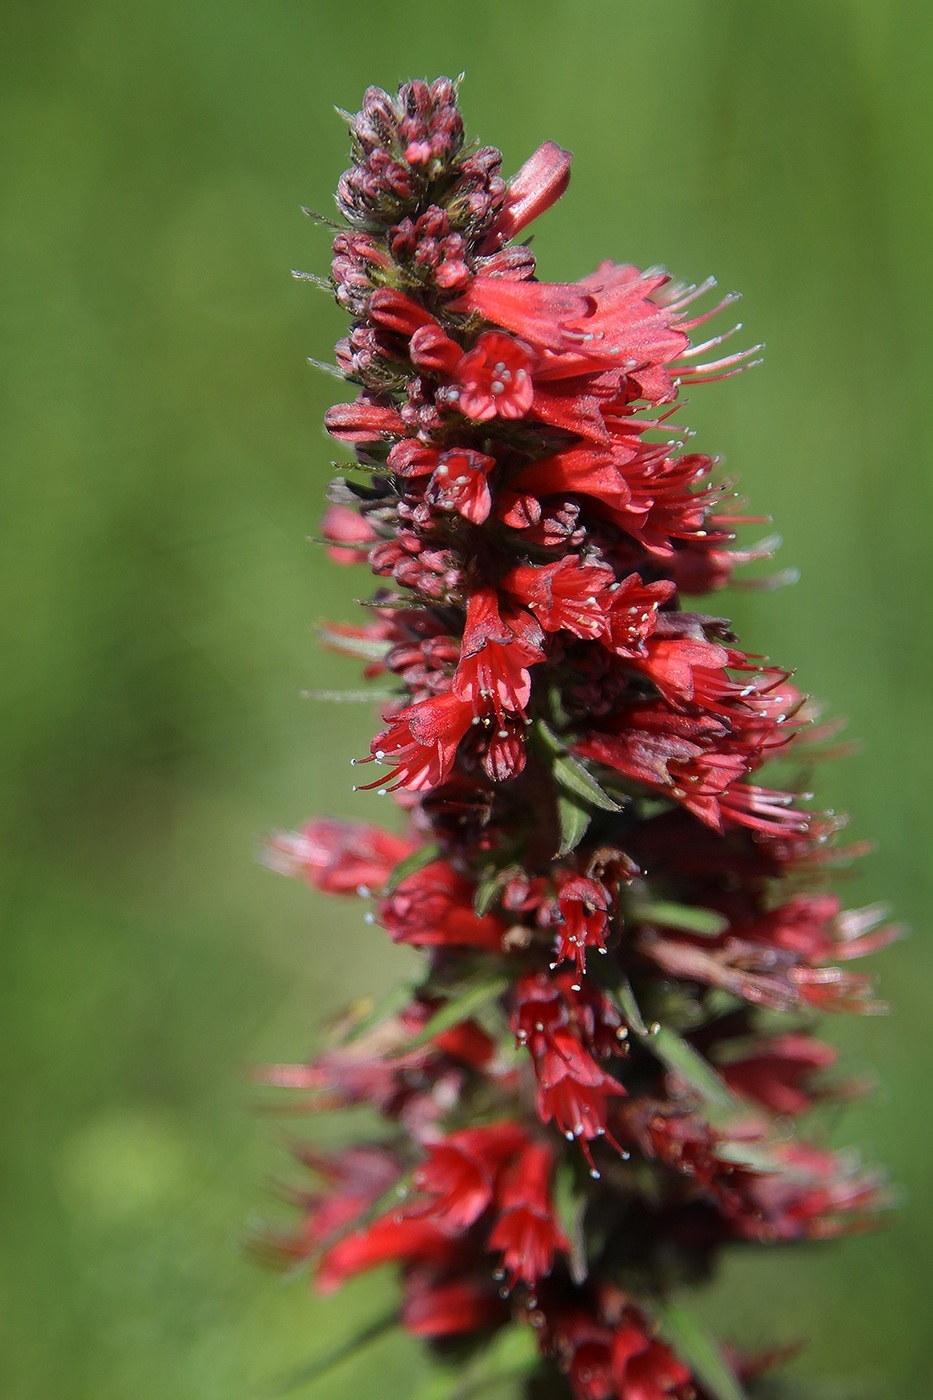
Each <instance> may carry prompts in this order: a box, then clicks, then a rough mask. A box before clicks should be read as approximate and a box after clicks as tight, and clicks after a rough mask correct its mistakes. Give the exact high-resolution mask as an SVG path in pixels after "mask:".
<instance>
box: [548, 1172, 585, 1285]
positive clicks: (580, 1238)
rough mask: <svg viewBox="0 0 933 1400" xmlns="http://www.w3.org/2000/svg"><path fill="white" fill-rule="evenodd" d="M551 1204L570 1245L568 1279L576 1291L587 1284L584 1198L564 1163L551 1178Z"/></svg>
mask: <svg viewBox="0 0 933 1400" xmlns="http://www.w3.org/2000/svg"><path fill="white" fill-rule="evenodd" d="M553 1202H554V1214H555V1215H556V1216H557V1219H558V1221H559V1222H560V1225H561V1228H562V1229H563V1231H564V1234H565V1235H566V1236H567V1239H568V1240H569V1241H570V1276H571V1278H572V1279H573V1281H574V1283H575V1284H577V1286H578V1287H579V1286H580V1285H581V1284H583V1283H585V1282H586V1279H587V1275H588V1273H589V1269H588V1267H587V1262H586V1241H585V1239H584V1235H583V1216H584V1213H585V1211H586V1197H585V1196H584V1195H583V1194H582V1192H580V1191H579V1190H578V1189H577V1173H576V1171H575V1169H574V1164H573V1163H572V1162H570V1161H568V1160H566V1159H565V1160H564V1161H562V1162H561V1164H560V1166H559V1167H558V1168H557V1171H556V1172H555V1174H554V1192H553Z"/></svg>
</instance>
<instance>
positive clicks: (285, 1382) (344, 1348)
mask: <svg viewBox="0 0 933 1400" xmlns="http://www.w3.org/2000/svg"><path fill="white" fill-rule="evenodd" d="M398 1320H399V1318H398V1310H397V1309H395V1308H393V1310H392V1312H390V1313H386V1314H385V1315H384V1316H382V1317H378V1318H376V1319H375V1321H373V1322H370V1323H368V1324H367V1325H366V1326H365V1327H363V1328H361V1329H360V1331H359V1332H357V1333H355V1334H354V1336H352V1337H348V1338H347V1339H346V1341H343V1342H338V1343H337V1345H336V1346H335V1347H332V1348H331V1350H330V1351H326V1352H324V1353H323V1354H322V1355H321V1356H318V1357H315V1359H314V1360H313V1361H310V1362H308V1364H307V1365H306V1366H300V1367H299V1368H298V1369H297V1370H296V1371H292V1372H291V1373H290V1374H289V1375H287V1376H283V1377H282V1378H281V1379H280V1380H278V1381H274V1382H273V1383H272V1384H271V1385H270V1386H269V1388H268V1390H267V1391H266V1394H267V1395H286V1394H287V1393H288V1392H289V1391H290V1390H297V1388H298V1387H299V1386H303V1385H310V1384H311V1382H312V1381H316V1380H319V1379H320V1377H321V1376H323V1375H326V1374H327V1372H328V1371H331V1370H333V1368H334V1367H335V1366H339V1365H340V1363H341V1362H342V1361H347V1360H349V1358H350V1357H351V1356H353V1355H354V1354H355V1353H356V1352H357V1351H359V1350H360V1348H361V1347H364V1346H367V1345H368V1344H369V1343H370V1342H374V1341H376V1339H377V1338H378V1337H381V1336H382V1335H383V1334H384V1333H386V1332H389V1331H391V1329H392V1328H393V1327H396V1326H397V1325H398Z"/></svg>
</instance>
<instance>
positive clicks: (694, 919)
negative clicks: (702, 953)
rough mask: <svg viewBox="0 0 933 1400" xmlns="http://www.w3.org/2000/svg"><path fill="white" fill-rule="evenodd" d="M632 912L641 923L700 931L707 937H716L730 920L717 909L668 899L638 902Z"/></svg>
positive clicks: (694, 931)
mask: <svg viewBox="0 0 933 1400" xmlns="http://www.w3.org/2000/svg"><path fill="white" fill-rule="evenodd" d="M630 912H631V915H632V917H633V918H634V919H637V920H638V922H639V923H641V924H664V925H665V926H666V927H667V928H677V929H683V931H684V932H685V933H699V934H701V935H704V936H705V937H707V938H715V937H717V936H718V935H719V934H720V933H725V932H726V929H727V928H728V927H729V920H728V919H727V918H725V917H724V916H723V915H722V914H717V913H716V910H715V909H702V908H700V907H698V906H696V905H692V904H675V903H674V902H673V901H671V900H666V899H655V900H651V902H650V903H648V904H637V905H635V906H634V907H633V908H632V909H631V911H630Z"/></svg>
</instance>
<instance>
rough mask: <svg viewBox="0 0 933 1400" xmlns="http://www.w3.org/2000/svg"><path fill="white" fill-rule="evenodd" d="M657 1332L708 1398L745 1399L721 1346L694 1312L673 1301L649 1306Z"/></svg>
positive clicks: (713, 1399) (721, 1399)
mask: <svg viewBox="0 0 933 1400" xmlns="http://www.w3.org/2000/svg"><path fill="white" fill-rule="evenodd" d="M653 1311H654V1315H655V1317H656V1318H657V1320H658V1324H659V1326H660V1328H661V1332H662V1334H663V1336H664V1337H665V1339H666V1340H667V1341H668V1342H670V1344H671V1346H672V1347H673V1348H674V1350H675V1351H676V1353H677V1355H678V1356H679V1357H680V1359H681V1360H682V1361H684V1362H685V1363H686V1364H687V1365H688V1366H689V1367H690V1369H691V1371H692V1372H693V1374H694V1376H695V1378H696V1379H697V1380H698V1381H700V1382H702V1384H703V1386H704V1388H705V1389H706V1390H708V1391H709V1393H710V1395H711V1397H712V1400H747V1396H746V1392H745V1391H744V1390H743V1389H742V1387H741V1386H740V1385H739V1382H738V1380H737V1379H736V1375H735V1372H734V1371H733V1369H732V1367H731V1366H730V1365H729V1363H728V1361H727V1360H726V1358H725V1356H724V1355H723V1352H722V1348H721V1347H720V1345H719V1343H718V1342H717V1341H716V1339H715V1337H713V1336H712V1335H711V1333H710V1332H709V1331H708V1330H707V1328H706V1326H705V1324H704V1323H703V1322H702V1321H701V1319H700V1318H698V1317H697V1316H696V1314H695V1313H692V1312H690V1311H689V1310H688V1309H687V1308H683V1307H681V1306H680V1305H679V1304H677V1303H659V1304H656V1305H655V1306H654V1308H653Z"/></svg>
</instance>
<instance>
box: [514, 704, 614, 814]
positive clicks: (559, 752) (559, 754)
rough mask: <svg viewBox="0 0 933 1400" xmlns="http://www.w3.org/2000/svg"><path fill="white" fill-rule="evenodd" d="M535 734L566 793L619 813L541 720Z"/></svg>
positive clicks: (594, 781)
mask: <svg viewBox="0 0 933 1400" xmlns="http://www.w3.org/2000/svg"><path fill="white" fill-rule="evenodd" d="M535 733H536V735H537V737H538V738H539V739H540V741H541V743H542V745H543V747H544V748H545V749H546V750H547V752H548V753H549V754H551V755H552V756H553V758H554V763H553V765H552V767H553V771H554V778H555V780H556V781H557V782H558V783H560V785H561V787H562V788H564V789H566V791H567V792H571V793H573V795H574V796H575V797H580V798H582V799H583V801H584V802H589V803H590V805H591V806H593V807H601V808H602V810H603V811H604V812H621V810H622V808H621V807H620V806H619V804H618V802H616V801H615V800H614V799H613V798H611V797H610V796H609V794H608V793H607V792H604V791H603V789H602V788H601V787H600V786H599V783H598V782H597V781H596V779H595V778H594V777H593V775H592V773H590V772H589V770H588V769H587V768H585V767H584V766H583V764H582V763H580V762H579V760H578V759H576V758H571V756H570V754H569V753H568V752H567V745H566V744H565V743H564V742H563V740H562V739H560V738H558V736H557V735H556V734H555V733H554V731H553V729H551V727H550V725H547V724H545V722H544V720H543V719H539V720H537V721H536V723H535Z"/></svg>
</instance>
